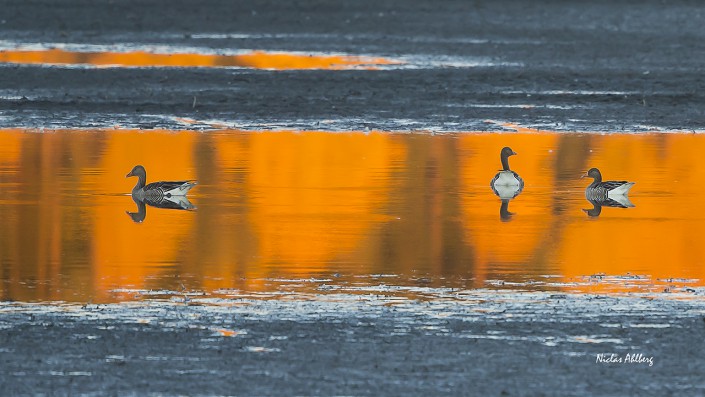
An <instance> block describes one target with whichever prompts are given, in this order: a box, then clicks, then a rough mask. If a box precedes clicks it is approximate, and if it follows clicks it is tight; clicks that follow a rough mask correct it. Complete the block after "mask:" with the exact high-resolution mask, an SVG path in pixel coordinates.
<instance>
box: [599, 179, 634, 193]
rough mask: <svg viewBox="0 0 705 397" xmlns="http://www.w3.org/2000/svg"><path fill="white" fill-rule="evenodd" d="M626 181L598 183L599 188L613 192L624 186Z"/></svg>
mask: <svg viewBox="0 0 705 397" xmlns="http://www.w3.org/2000/svg"><path fill="white" fill-rule="evenodd" d="M627 183H629V182H627V181H605V182H602V183H600V186H602V187H604V188H605V189H607V190H608V191H609V190H614V189H616V188H618V187H620V186H622V185H626V184H627Z"/></svg>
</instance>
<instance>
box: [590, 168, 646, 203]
mask: <svg viewBox="0 0 705 397" xmlns="http://www.w3.org/2000/svg"><path fill="white" fill-rule="evenodd" d="M582 177H583V178H585V177H589V178H593V181H592V183H591V184H590V185H589V186H588V187H587V188H586V189H585V198H586V199H588V201H590V202H597V203H599V204H601V205H607V206H610V207H633V206H634V205H633V204H632V203H631V202H629V199H627V198H626V196H627V194H628V193H629V189H631V188H632V186H634V182H627V181H604V182H603V181H602V174H601V173H600V170H598V169H597V168H590V170H589V171H588V172H587V173H586V174H585V175H583V176H582ZM625 199H626V203H625V204H623V205H610V202H614V201H616V202H617V203H621V202H624V201H625ZM593 204H594V203H593Z"/></svg>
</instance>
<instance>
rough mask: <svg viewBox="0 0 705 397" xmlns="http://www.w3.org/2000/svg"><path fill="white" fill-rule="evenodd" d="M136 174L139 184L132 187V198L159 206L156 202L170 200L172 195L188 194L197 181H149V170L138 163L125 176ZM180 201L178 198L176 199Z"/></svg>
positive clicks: (181, 195)
mask: <svg viewBox="0 0 705 397" xmlns="http://www.w3.org/2000/svg"><path fill="white" fill-rule="evenodd" d="M131 176H136V177H137V178H138V179H137V184H136V185H135V187H134V188H132V198H134V199H135V200H139V201H146V202H147V203H148V204H150V205H154V206H157V205H156V204H154V203H160V202H162V201H164V200H168V201H174V200H169V199H171V198H172V197H183V196H186V193H188V191H189V190H191V188H192V187H194V186H196V183H197V182H196V181H175V182H171V181H160V182H152V183H150V184H148V185H146V183H147V171H145V169H144V167H142V166H141V165H136V166H135V167H134V168H132V171H130V172H129V173H128V174H127V175H125V178H129V177H131ZM176 201H177V202H178V200H176Z"/></svg>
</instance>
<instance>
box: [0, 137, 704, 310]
mask: <svg viewBox="0 0 705 397" xmlns="http://www.w3.org/2000/svg"><path fill="white" fill-rule="evenodd" d="M505 145H509V146H511V147H512V148H513V149H514V150H515V151H516V152H518V155H517V156H513V157H512V158H511V160H510V164H511V166H512V169H514V170H516V171H517V172H518V173H519V174H520V175H521V176H522V177H523V178H524V180H525V181H526V186H525V188H524V191H523V192H522V193H521V194H520V195H519V196H518V197H516V198H515V199H513V200H511V201H510V202H509V204H508V210H509V211H510V212H512V213H513V214H514V215H512V216H511V217H510V218H508V219H501V217H500V207H501V205H502V203H501V201H500V199H499V198H498V197H496V196H495V195H494V193H493V192H492V190H491V189H490V187H489V181H490V179H491V178H492V177H493V176H494V174H495V173H496V172H497V170H498V169H499V168H500V163H499V151H500V149H501V148H502V147H503V146H505ZM703 149H705V136H702V135H698V134H629V135H627V134H615V135H597V134H557V133H550V132H540V133H539V132H531V133H529V132H526V133H509V134H486V133H459V134H448V135H436V136H431V135H428V134H413V133H377V132H371V133H363V132H352V133H330V132H256V131H254V132H253V131H249V132H243V131H215V132H184V131H136V130H135V131H129V130H97V131H89V130H80V131H79V130H73V131H56V132H31V131H23V130H2V131H0V219H1V220H2V222H1V223H0V275H1V283H0V294H1V296H0V298H1V299H5V300H8V299H12V300H23V301H33V300H68V301H93V302H101V301H113V300H121V299H133V298H135V297H138V296H143V295H145V294H149V293H150V292H149V291H157V292H151V293H152V294H157V295H158V294H166V295H169V294H175V293H183V292H184V291H189V292H194V291H196V292H203V293H208V294H211V293H219V292H223V291H232V290H237V291H248V292H251V293H273V292H298V293H307V292H312V291H313V292H320V291H325V290H326V289H328V288H340V287H341V286H342V287H344V288H348V289H349V290H351V291H352V290H354V289H355V288H356V287H357V286H370V285H382V284H384V285H407V286H434V287H462V288H480V287H488V286H489V287H502V288H507V287H510V288H520V289H529V290H540V289H547V290H570V291H592V292H594V291H604V292H614V291H625V290H634V289H637V290H644V289H646V290H650V291H661V290H664V289H667V288H672V287H671V285H676V286H678V288H682V287H687V286H690V285H701V284H702V280H703V279H705V277H704V276H705V248H703V247H704V246H703V244H702V236H703V235H704V234H705V233H703V232H705V230H703V229H705V222H703V221H704V220H705V219H704V218H705V216H704V215H702V213H701V211H699V209H700V201H701V197H702V196H703V193H705V186H703V184H702V181H703V180H705V158H703V156H702V153H703ZM135 164H142V165H144V166H145V168H146V170H147V179H148V182H149V181H156V180H181V179H196V180H198V182H199V184H198V186H196V188H194V189H193V190H192V191H191V193H189V199H190V201H191V203H192V204H193V205H194V206H195V207H197V208H196V209H195V210H191V211H180V210H167V209H160V208H153V207H146V214H145V217H144V219H143V221H142V222H141V223H135V222H133V220H132V218H131V217H130V216H129V215H128V214H127V213H126V212H127V211H129V212H136V211H137V206H136V205H135V203H134V202H133V200H132V198H131V197H130V195H129V192H130V191H131V189H132V187H133V186H134V184H135V182H136V180H135V178H131V179H126V178H125V174H126V173H127V172H128V171H130V169H131V168H132V167H133V166H134V165H135ZM590 167H599V168H600V169H601V170H602V172H603V175H604V176H605V177H606V178H607V179H628V180H630V181H634V182H636V185H635V187H634V188H633V189H632V192H631V193H630V196H629V197H630V199H631V202H632V203H633V204H634V207H633V208H626V209H625V208H607V207H606V208H602V211H601V213H600V215H599V217H589V216H588V215H587V214H586V213H585V212H584V211H583V210H582V209H588V208H592V205H591V204H590V203H589V202H588V201H586V200H585V198H584V194H583V191H584V187H585V186H586V185H587V184H588V181H587V180H585V179H580V176H581V175H582V174H583V173H585V171H586V170H587V169H588V168H590Z"/></svg>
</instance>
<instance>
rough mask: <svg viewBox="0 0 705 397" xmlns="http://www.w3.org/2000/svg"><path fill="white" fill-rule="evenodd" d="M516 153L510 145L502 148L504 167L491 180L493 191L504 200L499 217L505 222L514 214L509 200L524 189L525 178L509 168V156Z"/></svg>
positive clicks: (500, 154) (501, 157)
mask: <svg viewBox="0 0 705 397" xmlns="http://www.w3.org/2000/svg"><path fill="white" fill-rule="evenodd" d="M516 154H517V153H516V152H515V151H513V150H512V149H511V148H509V147H504V148H502V151H501V152H500V153H499V158H500V160H501V162H502V169H501V170H500V171H499V172H498V173H497V174H496V175H495V176H494V178H492V180H491V181H490V187H491V188H492V191H493V192H494V194H496V195H497V197H499V198H500V199H501V200H502V205H501V206H500V207H499V219H501V220H502V221H504V222H507V221H510V220H511V219H512V215H514V213H512V212H509V202H510V201H511V200H512V199H513V198H514V197H516V196H518V195H519V193H521V191H522V190H523V189H524V180H523V179H521V177H520V176H519V174H517V173H516V172H514V171H512V170H511V169H510V168H509V156H514V155H516Z"/></svg>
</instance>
